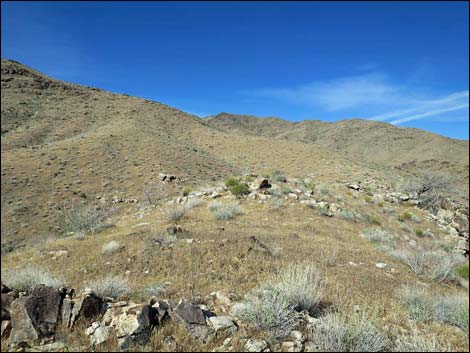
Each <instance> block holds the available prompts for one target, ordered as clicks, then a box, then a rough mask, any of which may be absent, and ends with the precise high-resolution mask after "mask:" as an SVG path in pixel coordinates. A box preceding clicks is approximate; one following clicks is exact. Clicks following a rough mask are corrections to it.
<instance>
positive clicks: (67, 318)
mask: <svg viewBox="0 0 470 353" xmlns="http://www.w3.org/2000/svg"><path fill="white" fill-rule="evenodd" d="M73 305H74V301H73V300H72V299H70V298H64V300H63V301H62V314H61V319H62V324H63V325H64V326H65V327H70V326H71V319H72V309H73Z"/></svg>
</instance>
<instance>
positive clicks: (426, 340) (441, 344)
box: [393, 333, 452, 352]
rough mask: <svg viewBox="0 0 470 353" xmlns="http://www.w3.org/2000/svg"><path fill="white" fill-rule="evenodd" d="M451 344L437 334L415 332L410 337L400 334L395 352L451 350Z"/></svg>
mask: <svg viewBox="0 0 470 353" xmlns="http://www.w3.org/2000/svg"><path fill="white" fill-rule="evenodd" d="M450 351H452V347H451V345H450V344H449V343H448V342H446V341H442V340H438V339H437V338H436V336H435V335H432V336H431V337H428V336H422V335H418V334H416V333H415V334H413V335H411V336H409V337H403V336H400V337H399V338H398V340H397V342H396V344H395V347H394V349H393V352H450Z"/></svg>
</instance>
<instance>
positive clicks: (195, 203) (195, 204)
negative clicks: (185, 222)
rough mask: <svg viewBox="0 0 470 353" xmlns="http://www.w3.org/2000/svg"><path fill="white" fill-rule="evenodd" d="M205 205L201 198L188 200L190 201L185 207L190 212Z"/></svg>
mask: <svg viewBox="0 0 470 353" xmlns="http://www.w3.org/2000/svg"><path fill="white" fill-rule="evenodd" d="M203 203H204V200H201V199H199V198H191V199H188V201H187V202H186V204H185V207H186V208H187V209H188V210H192V209H193V208H196V207H199V206H201V205H202V204H203Z"/></svg>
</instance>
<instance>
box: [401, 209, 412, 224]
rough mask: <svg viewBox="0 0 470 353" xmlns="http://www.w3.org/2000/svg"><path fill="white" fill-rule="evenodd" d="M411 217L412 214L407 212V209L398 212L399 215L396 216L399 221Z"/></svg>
mask: <svg viewBox="0 0 470 353" xmlns="http://www.w3.org/2000/svg"><path fill="white" fill-rule="evenodd" d="M411 218H413V214H412V213H410V212H408V211H405V212H402V213H400V215H399V216H398V220H399V221H400V222H405V221H408V220H410V219H411Z"/></svg>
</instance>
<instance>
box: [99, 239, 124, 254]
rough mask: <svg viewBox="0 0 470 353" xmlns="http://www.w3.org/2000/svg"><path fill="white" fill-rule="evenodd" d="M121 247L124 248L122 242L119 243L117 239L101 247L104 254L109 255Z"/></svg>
mask: <svg viewBox="0 0 470 353" xmlns="http://www.w3.org/2000/svg"><path fill="white" fill-rule="evenodd" d="M121 248H122V246H121V244H119V243H118V242H117V241H115V240H112V241H110V242H109V243H106V244H104V245H103V247H102V248H101V253H102V254H103V255H108V254H112V253H113V252H116V251H118V250H119V249H121Z"/></svg>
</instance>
